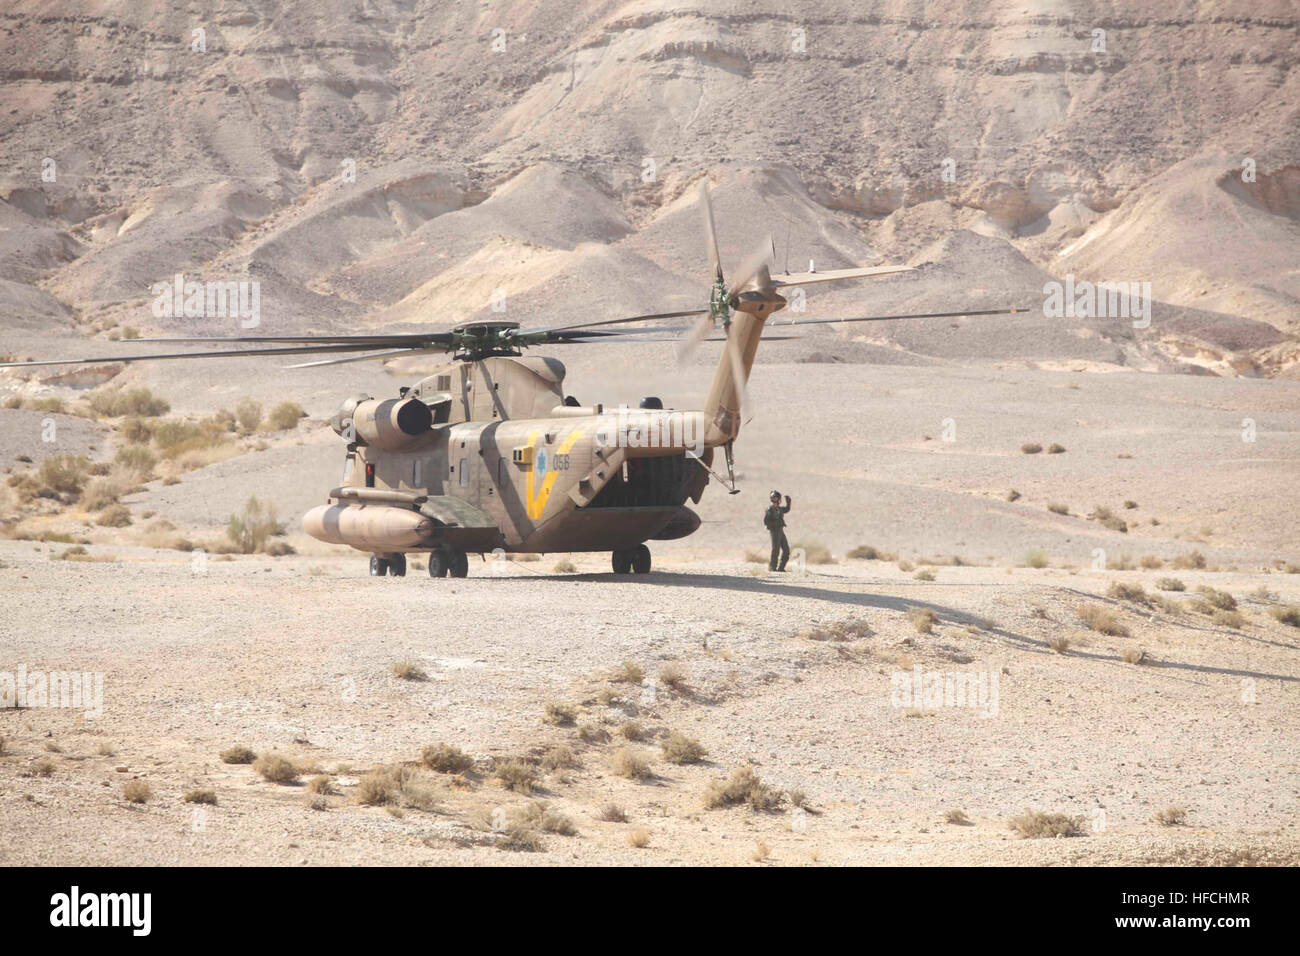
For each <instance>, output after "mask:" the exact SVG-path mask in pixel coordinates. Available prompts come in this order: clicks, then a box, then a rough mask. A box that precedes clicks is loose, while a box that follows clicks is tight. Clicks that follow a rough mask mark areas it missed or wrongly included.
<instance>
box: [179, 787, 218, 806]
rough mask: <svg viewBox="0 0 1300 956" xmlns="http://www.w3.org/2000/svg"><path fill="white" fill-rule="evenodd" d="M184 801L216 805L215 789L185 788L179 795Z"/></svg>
mask: <svg viewBox="0 0 1300 956" xmlns="http://www.w3.org/2000/svg"><path fill="white" fill-rule="evenodd" d="M181 799H182V800H184V801H185V802H186V803H206V804H208V805H209V806H216V804H217V791H215V790H186V791H185V794H184V796H182V797H181Z"/></svg>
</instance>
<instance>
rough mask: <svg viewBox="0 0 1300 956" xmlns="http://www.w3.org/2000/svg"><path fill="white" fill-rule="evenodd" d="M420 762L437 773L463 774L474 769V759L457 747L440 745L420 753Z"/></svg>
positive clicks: (427, 748) (426, 748)
mask: <svg viewBox="0 0 1300 956" xmlns="http://www.w3.org/2000/svg"><path fill="white" fill-rule="evenodd" d="M420 762H421V763H423V764H424V765H425V766H426V767H428V768H429V769H430V770H434V771H437V772H438V773H465V772H466V771H468V770H471V769H473V767H474V758H473V757H471V756H470V755H469V754H467V753H465V751H463V750H461V749H460V748H459V747H453V746H451V745H450V744H444V743H440V744H438V745H437V746H436V747H425V748H424V749H423V750H421V751H420Z"/></svg>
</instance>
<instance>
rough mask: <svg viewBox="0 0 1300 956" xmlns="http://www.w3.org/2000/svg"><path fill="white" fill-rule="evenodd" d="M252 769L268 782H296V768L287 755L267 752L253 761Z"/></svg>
mask: <svg viewBox="0 0 1300 956" xmlns="http://www.w3.org/2000/svg"><path fill="white" fill-rule="evenodd" d="M253 769H254V770H256V771H257V772H258V773H259V774H261V776H262V779H263V780H266V781H268V782H270V783H297V782H298V768H297V767H295V766H294V765H293V761H292V760H290V759H289V758H288V757H285V756H282V755H281V754H277V753H270V754H267V755H266V756H265V757H259V758H258V759H257V760H255V761H253Z"/></svg>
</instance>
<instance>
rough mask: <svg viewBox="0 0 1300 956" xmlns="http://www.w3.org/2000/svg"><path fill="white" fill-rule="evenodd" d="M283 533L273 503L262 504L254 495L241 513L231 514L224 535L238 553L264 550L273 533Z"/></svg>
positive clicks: (252, 552)
mask: <svg viewBox="0 0 1300 956" xmlns="http://www.w3.org/2000/svg"><path fill="white" fill-rule="evenodd" d="M280 534H284V526H283V525H282V524H280V522H279V520H278V518H277V517H276V513H275V505H269V504H268V505H266V506H265V507H264V506H263V505H262V503H261V502H260V501H258V500H257V498H256V496H254V497H252V498H249V499H248V501H247V503H245V505H244V513H243V514H242V515H231V516H230V522H229V523H228V524H227V526H226V537H227V538H228V539H229V540H230V543H231V544H232V545H234V547H235V550H236V551H237V552H238V553H240V554H254V553H256V552H258V551H265V550H266V543H267V540H268V539H269V538H271V537H272V536H273V535H280Z"/></svg>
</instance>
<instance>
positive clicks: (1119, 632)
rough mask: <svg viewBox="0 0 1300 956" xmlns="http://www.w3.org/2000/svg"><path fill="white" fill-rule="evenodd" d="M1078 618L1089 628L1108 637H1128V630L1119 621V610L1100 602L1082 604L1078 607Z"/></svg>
mask: <svg viewBox="0 0 1300 956" xmlns="http://www.w3.org/2000/svg"><path fill="white" fill-rule="evenodd" d="M1076 613H1078V615H1079V620H1081V621H1083V623H1084V624H1085V625H1087V626H1088V628H1089V629H1090V630H1093V631H1096V632H1097V633H1098V634H1106V635H1109V636H1110V637H1128V636H1129V630H1128V628H1127V627H1125V626H1124V625H1123V624H1122V623H1120V619H1119V612H1118V611H1116V610H1114V609H1112V608H1108V607H1102V606H1101V605H1100V604H1084V605H1083V606H1081V607H1080V608H1078V610H1077V612H1076Z"/></svg>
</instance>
